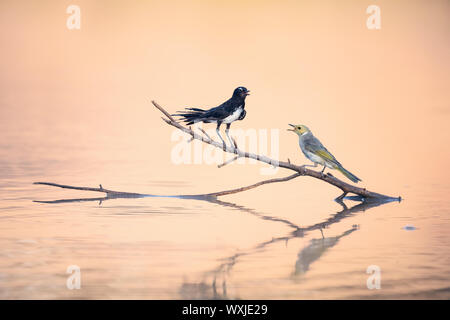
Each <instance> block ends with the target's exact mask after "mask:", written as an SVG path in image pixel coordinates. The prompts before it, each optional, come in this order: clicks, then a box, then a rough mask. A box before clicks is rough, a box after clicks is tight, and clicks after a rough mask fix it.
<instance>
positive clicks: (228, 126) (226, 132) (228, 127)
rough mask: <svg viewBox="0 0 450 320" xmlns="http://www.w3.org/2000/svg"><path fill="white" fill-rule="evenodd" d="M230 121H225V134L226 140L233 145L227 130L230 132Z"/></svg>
mask: <svg viewBox="0 0 450 320" xmlns="http://www.w3.org/2000/svg"><path fill="white" fill-rule="evenodd" d="M230 127H231V123H227V128H226V129H225V134H226V135H227V138H228V141H230V145H231V146H234V143H233V140H231V138H230V135H229V132H230Z"/></svg>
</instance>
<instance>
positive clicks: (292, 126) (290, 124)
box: [287, 123, 295, 131]
mask: <svg viewBox="0 0 450 320" xmlns="http://www.w3.org/2000/svg"><path fill="white" fill-rule="evenodd" d="M289 125H290V126H291V127H293V128H295V126H294V125H293V124H290V123H289ZM287 131H295V130H294V129H287Z"/></svg>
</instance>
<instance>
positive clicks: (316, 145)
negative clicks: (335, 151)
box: [305, 134, 341, 166]
mask: <svg viewBox="0 0 450 320" xmlns="http://www.w3.org/2000/svg"><path fill="white" fill-rule="evenodd" d="M305 149H306V150H308V151H309V152H311V153H313V154H316V155H318V156H319V157H321V158H323V159H324V160H326V161H329V162H332V163H335V164H336V165H338V166H341V164H340V163H339V161H337V160H336V158H335V157H334V156H333V155H332V154H331V152H329V151H328V150H327V148H325V147H324V145H323V144H322V143H321V142H320V141H319V139H317V138H316V137H314V136H313V135H312V134H311V135H310V136H309V137H305Z"/></svg>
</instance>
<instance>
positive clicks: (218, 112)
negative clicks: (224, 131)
mask: <svg viewBox="0 0 450 320" xmlns="http://www.w3.org/2000/svg"><path fill="white" fill-rule="evenodd" d="M229 115H230V114H229V113H228V112H227V111H226V110H225V108H224V106H223V105H220V106H218V107H215V108H212V109H209V110H207V111H206V112H204V113H203V118H205V119H208V120H222V119H225V118H226V117H228V116H229Z"/></svg>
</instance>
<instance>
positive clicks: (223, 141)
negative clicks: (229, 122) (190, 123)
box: [216, 122, 227, 150]
mask: <svg viewBox="0 0 450 320" xmlns="http://www.w3.org/2000/svg"><path fill="white" fill-rule="evenodd" d="M221 124H222V122H217V128H216V132H217V135H218V136H219V138H220V140H222V143H223V150H225V149H226V146H227V144H226V143H225V140H223V138H222V136H221V135H220V130H219V129H220V125H221Z"/></svg>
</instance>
